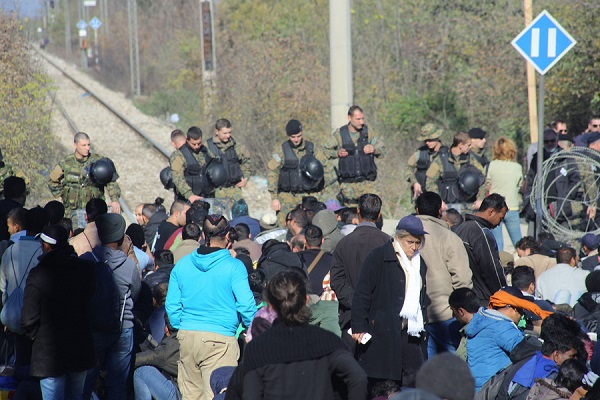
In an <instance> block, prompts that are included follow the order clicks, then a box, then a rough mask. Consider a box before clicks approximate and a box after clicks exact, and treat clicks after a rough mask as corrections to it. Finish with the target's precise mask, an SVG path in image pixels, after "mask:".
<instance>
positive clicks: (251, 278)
mask: <svg viewBox="0 0 600 400" xmlns="http://www.w3.org/2000/svg"><path fill="white" fill-rule="evenodd" d="M248 284H249V285H250V290H252V291H253V292H255V293H262V292H263V290H265V287H266V284H267V282H266V277H265V273H264V272H263V271H261V270H259V269H255V270H254V271H252V272H250V273H249V274H248Z"/></svg>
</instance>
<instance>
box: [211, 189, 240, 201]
mask: <svg viewBox="0 0 600 400" xmlns="http://www.w3.org/2000/svg"><path fill="white" fill-rule="evenodd" d="M214 197H216V198H219V199H225V198H226V199H232V200H233V201H237V200H239V199H241V198H243V197H244V195H243V194H242V189H241V188H239V187H236V186H232V187H227V188H218V189H217V190H215V196H214Z"/></svg>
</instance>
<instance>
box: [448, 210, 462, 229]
mask: <svg viewBox="0 0 600 400" xmlns="http://www.w3.org/2000/svg"><path fill="white" fill-rule="evenodd" d="M446 218H447V219H448V220H449V221H450V222H451V223H452V226H456V225H460V224H462V223H463V222H465V219H464V218H463V216H462V214H461V213H460V212H459V211H458V210H457V209H455V208H449V209H447V210H446Z"/></svg>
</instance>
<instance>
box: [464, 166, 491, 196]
mask: <svg viewBox="0 0 600 400" xmlns="http://www.w3.org/2000/svg"><path fill="white" fill-rule="evenodd" d="M482 178H483V174H482V173H481V172H480V171H479V170H478V169H477V168H475V167H473V168H469V169H467V170H465V171H463V172H462V173H461V174H460V176H459V177H458V187H459V188H460V190H461V191H462V192H463V193H465V194H466V195H468V196H474V195H476V194H477V192H478V191H479V187H480V186H481V185H482V184H483V180H482ZM484 179H485V178H484Z"/></svg>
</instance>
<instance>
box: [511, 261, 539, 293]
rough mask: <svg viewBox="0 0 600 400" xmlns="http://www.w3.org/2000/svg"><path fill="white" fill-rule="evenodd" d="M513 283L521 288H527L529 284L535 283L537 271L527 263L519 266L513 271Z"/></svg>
mask: <svg viewBox="0 0 600 400" xmlns="http://www.w3.org/2000/svg"><path fill="white" fill-rule="evenodd" d="M511 279H512V285H511V286H513V287H516V288H517V289H519V290H527V289H528V288H529V285H531V284H532V283H535V271H534V270H533V268H531V267H528V266H526V265H522V266H520V267H517V268H515V269H514V270H513V272H512V278H511Z"/></svg>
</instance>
